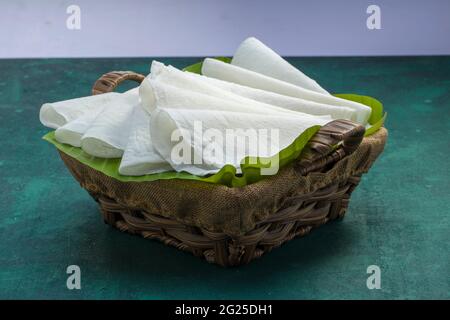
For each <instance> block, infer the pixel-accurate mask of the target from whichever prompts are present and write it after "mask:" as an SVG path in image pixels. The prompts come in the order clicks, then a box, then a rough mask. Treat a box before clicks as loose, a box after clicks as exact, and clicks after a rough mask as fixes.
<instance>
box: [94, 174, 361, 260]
mask: <svg viewBox="0 0 450 320" xmlns="http://www.w3.org/2000/svg"><path fill="white" fill-rule="evenodd" d="M359 181H360V177H357V176H354V177H351V178H349V179H347V181H342V182H336V183H334V184H332V185H329V186H327V187H326V188H323V189H320V190H317V191H315V192H312V193H309V194H304V195H302V196H295V197H291V198H287V199H286V200H287V203H289V205H287V206H286V207H285V208H282V209H281V210H279V211H277V212H276V213H274V214H273V215H271V216H270V217H269V218H268V219H266V220H264V221H260V222H258V223H257V225H256V227H255V229H253V230H252V231H250V232H248V233H246V234H244V235H242V236H239V237H230V236H228V235H227V234H225V233H221V232H212V231H208V230H206V229H202V228H199V227H193V226H188V225H185V224H183V223H180V222H178V221H176V220H174V219H168V218H165V217H163V216H160V215H158V214H151V213H148V212H145V211H139V210H131V209H129V208H127V207H126V206H124V205H120V204H118V203H117V202H116V201H114V200H113V199H109V198H106V197H104V196H103V197H102V196H101V197H99V198H97V199H96V200H97V201H98V202H99V204H100V208H101V213H102V215H103V219H104V221H105V222H106V223H107V224H109V225H111V226H113V227H116V228H118V229H119V230H120V231H123V232H128V233H131V234H136V235H141V236H142V237H144V238H149V239H157V240H160V241H162V242H163V243H164V244H166V245H171V246H174V247H176V248H177V249H180V250H184V251H188V252H191V253H193V254H194V255H196V256H198V257H202V258H205V259H206V260H207V261H208V262H211V263H217V264H219V265H221V266H237V265H241V264H247V263H248V262H250V261H251V260H253V259H255V258H258V257H260V256H262V255H263V254H264V253H265V252H269V251H271V250H272V249H273V248H276V247H278V246H280V245H282V244H283V243H284V242H287V241H289V240H291V239H293V238H295V237H301V236H304V235H306V234H308V233H309V232H310V231H311V229H312V228H315V227H318V226H320V225H322V224H325V223H327V222H328V221H329V220H333V219H336V218H341V217H343V216H344V214H345V211H346V209H347V205H348V200H349V198H350V194H351V192H352V191H353V190H354V188H355V187H356V185H357V184H358V183H359ZM94 198H96V196H94Z"/></svg>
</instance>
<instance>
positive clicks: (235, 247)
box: [59, 71, 387, 266]
mask: <svg viewBox="0 0 450 320" xmlns="http://www.w3.org/2000/svg"><path fill="white" fill-rule="evenodd" d="M143 79H144V76H142V75H139V74H136V73H134V72H130V71H116V72H110V73H107V74H105V75H103V76H102V77H101V78H100V79H99V80H97V82H96V83H95V85H94V87H93V90H92V92H93V94H99V93H104V92H110V91H113V90H114V89H115V88H116V86H117V85H118V84H119V83H121V82H122V81H124V80H134V81H137V82H141V81H142V80H143ZM364 132H365V130H364V127H362V126H360V125H358V124H355V123H352V122H350V121H347V120H335V121H332V122H330V123H328V124H327V125H325V126H323V127H322V128H321V129H320V130H319V131H318V132H317V133H316V135H315V136H314V137H313V138H312V139H311V140H310V141H309V143H308V145H307V147H306V148H305V149H304V151H303V152H302V155H301V156H300V159H299V160H298V161H297V162H295V163H293V164H291V165H288V166H286V167H284V168H282V169H281V170H280V171H279V172H278V174H276V175H274V176H271V177H268V178H266V179H263V180H262V181H259V182H257V183H253V184H250V185H247V186H245V187H241V188H229V187H226V186H222V185H215V184H210V183H205V182H200V181H193V180H177V179H173V180H157V181H149V182H121V181H118V180H116V179H114V178H111V177H108V176H106V175H104V174H103V173H101V172H99V171H96V170H94V169H92V168H90V167H89V166H87V165H84V164H82V163H80V162H79V161H77V160H76V159H74V158H72V157H70V156H68V155H66V154H65V153H63V152H59V153H60V156H61V158H62V160H63V161H64V163H65V164H66V166H67V167H68V168H69V170H70V172H71V173H72V175H73V176H74V177H75V178H76V179H77V180H78V181H79V182H80V184H81V186H82V187H83V188H85V189H86V190H87V191H88V192H89V194H90V195H91V196H92V197H93V198H94V199H95V200H96V201H97V202H98V203H99V205H100V211H101V213H102V216H103V219H104V221H105V222H106V223H108V224H110V225H111V226H113V227H116V228H118V229H119V230H121V231H124V232H128V233H131V234H136V235H140V236H143V237H144V238H150V239H158V240H160V241H162V242H164V243H165V244H167V245H171V246H174V247H176V248H178V249H181V250H184V251H188V252H191V253H193V254H194V255H196V256H198V257H202V258H205V259H206V260H207V261H209V262H212V263H216V264H219V265H221V266H237V265H241V264H246V263H248V262H249V261H251V260H252V259H255V258H258V257H260V256H261V255H262V254H264V253H265V252H268V251H270V250H272V249H273V248H275V247H278V246H280V245H281V244H283V243H284V242H286V241H289V240H291V239H293V238H295V237H297V236H304V235H305V234H307V233H309V231H310V230H311V229H312V228H314V227H318V226H320V225H322V224H324V223H326V222H328V221H330V220H333V219H336V218H340V217H343V216H344V214H345V211H346V209H347V206H348V202H349V199H350V195H351V193H352V191H353V190H354V189H355V187H356V186H357V185H358V183H359V181H360V178H361V175H362V174H363V173H365V172H367V171H368V170H369V168H370V167H371V165H372V164H373V163H374V161H375V160H376V158H377V157H378V156H379V154H380V153H381V152H382V151H383V148H384V145H385V142H386V139H387V130H386V129H385V128H381V129H380V130H378V132H376V133H375V134H373V135H371V136H369V137H364ZM336 145H339V147H338V148H337V149H336V148H334V147H333V146H336Z"/></svg>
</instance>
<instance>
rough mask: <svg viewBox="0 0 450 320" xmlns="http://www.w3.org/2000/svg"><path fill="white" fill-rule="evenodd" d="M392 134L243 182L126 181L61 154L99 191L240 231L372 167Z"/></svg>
mask: <svg viewBox="0 0 450 320" xmlns="http://www.w3.org/2000/svg"><path fill="white" fill-rule="evenodd" d="M386 139H387V130H386V129H385V128H381V129H380V130H378V132H376V133H375V134H373V135H371V136H369V137H366V138H364V139H363V141H362V143H361V145H360V146H359V148H358V149H357V150H356V151H355V152H354V153H353V154H352V155H350V156H347V157H345V158H344V159H342V160H341V161H339V162H337V163H336V164H335V165H333V166H332V168H330V169H329V170H328V171H327V172H324V173H322V172H314V173H310V174H308V175H306V176H301V175H300V174H299V173H298V170H296V169H295V164H291V165H289V166H286V167H284V168H282V169H281V170H280V171H279V172H278V174H277V175H275V176H271V177H268V178H266V179H263V180H262V181H259V182H257V183H254V184H250V185H247V186H245V187H240V188H229V187H226V186H222V185H215V184H210V183H205V182H199V181H192V180H158V181H150V182H121V181H118V180H115V179H113V178H110V177H108V176H106V175H104V174H103V173H101V172H99V171H96V170H94V169H92V168H90V167H88V166H86V165H84V164H81V163H80V162H78V161H77V160H75V159H73V158H71V157H70V156H67V155H66V154H64V153H60V154H61V157H62V159H63V160H64V162H65V164H66V165H67V167H68V168H69V170H70V171H71V173H72V174H73V175H74V177H75V178H76V179H77V180H78V181H79V182H80V184H81V186H82V187H83V188H85V189H87V190H88V191H89V192H90V193H92V194H94V195H102V196H106V197H109V198H111V199H114V200H115V201H116V202H118V203H120V204H123V206H124V207H128V208H130V209H135V210H144V211H147V212H150V213H154V214H160V215H162V216H164V217H170V218H174V219H176V220H178V221H179V222H182V223H184V224H187V225H191V226H197V227H200V228H204V229H207V230H209V231H215V232H224V233H226V234H228V235H230V236H238V235H241V234H244V233H246V232H248V231H250V230H252V229H253V228H254V227H255V223H257V222H258V221H261V220H263V219H266V218H267V217H268V216H269V215H270V214H273V213H275V212H276V211H277V210H279V209H280V208H282V207H283V205H284V204H285V201H286V199H288V198H289V197H292V196H296V195H301V194H307V193H310V192H313V191H315V190H317V189H320V188H324V187H326V186H327V185H329V184H330V183H332V182H335V181H336V180H339V181H343V182H344V181H346V180H347V179H348V178H349V177H350V176H355V175H361V174H363V173H365V172H367V171H368V170H369V168H370V167H371V165H372V164H373V162H374V161H375V159H376V158H377V157H378V155H379V154H380V153H381V152H382V151H383V148H384V145H385V142H386Z"/></svg>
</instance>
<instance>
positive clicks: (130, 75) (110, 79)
mask: <svg viewBox="0 0 450 320" xmlns="http://www.w3.org/2000/svg"><path fill="white" fill-rule="evenodd" d="M144 79H145V76H144V75H142V74H139V73H136V72H133V71H111V72H108V73H105V74H104V75H102V76H101V77H100V78H98V80H97V81H96V82H95V83H94V86H93V87H92V94H93V95H96V94H100V93H106V92H112V91H114V89H116V87H117V86H118V85H119V84H120V83H122V82H123V81H126V80H132V81H136V82H137V83H141V82H142V81H143V80H144Z"/></svg>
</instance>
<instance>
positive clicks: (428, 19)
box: [0, 0, 450, 58]
mask: <svg viewBox="0 0 450 320" xmlns="http://www.w3.org/2000/svg"><path fill="white" fill-rule="evenodd" d="M71 4H76V5H78V6H79V7H80V8H81V29H80V30H69V29H68V28H67V27H66V20H67V18H68V16H69V15H68V14H67V13H66V9H67V7H68V6H69V5H71ZM371 4H375V5H378V6H379V7H380V8H381V26H382V29H381V30H369V29H368V28H367V26H366V19H367V17H368V16H369V15H368V14H367V13H366V9H367V7H368V6H369V5H371ZM250 35H253V36H256V37H258V38H260V39H261V40H262V41H263V42H265V43H267V44H268V45H270V46H271V47H273V48H274V49H276V51H278V52H279V53H281V54H283V55H288V56H316V55H318V56H341V55H346V56H347V55H351V56H359V55H441V54H450V40H449V39H450V1H449V0H428V1H425V0H423V1H421V0H409V1H407V0H370V1H366V0H345V1H344V0H341V1H331V0H315V1H312V0H311V1H306V0H305V1H302V0H297V1H295V0H277V1H275V0H274V1H264V0H246V1H244V0H240V1H238V0H226V1H225V0H221V1H216V0H150V1H148V0H147V1H144V0H127V1H115V0H109V1H108V0H97V1H88V0H70V1H66V0H40V1H36V0H18V1H17V0H15V1H8V0H0V58H11V57H110V56H115V57H124V56H129V57H132V56H205V55H231V54H232V53H233V52H234V50H235V48H236V46H237V45H238V44H239V42H240V41H241V40H243V39H244V38H245V37H247V36H250Z"/></svg>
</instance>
